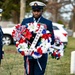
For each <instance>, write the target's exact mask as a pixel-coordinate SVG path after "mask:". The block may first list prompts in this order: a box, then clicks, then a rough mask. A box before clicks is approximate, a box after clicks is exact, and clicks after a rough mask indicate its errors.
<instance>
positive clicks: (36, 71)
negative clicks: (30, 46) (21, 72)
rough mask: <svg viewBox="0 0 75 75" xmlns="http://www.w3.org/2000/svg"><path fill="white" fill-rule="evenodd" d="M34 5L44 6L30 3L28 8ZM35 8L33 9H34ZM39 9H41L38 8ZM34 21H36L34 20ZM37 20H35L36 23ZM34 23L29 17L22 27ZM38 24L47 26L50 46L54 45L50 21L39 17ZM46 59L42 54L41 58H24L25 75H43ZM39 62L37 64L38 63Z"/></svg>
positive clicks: (45, 55)
mask: <svg viewBox="0 0 75 75" xmlns="http://www.w3.org/2000/svg"><path fill="white" fill-rule="evenodd" d="M34 3H37V4H38V6H39V5H41V6H45V5H44V4H42V3H39V2H38V1H37V2H35V1H34V2H32V3H30V6H33V4H34ZM34 8H35V7H33V9H34ZM40 9H41V8H40ZM35 20H36V19H35ZM37 21H38V20H36V22H37ZM33 22H34V17H30V18H27V19H24V20H23V21H22V25H26V24H27V23H33ZM38 23H43V24H46V25H47V29H48V30H49V31H50V32H51V34H52V37H51V38H52V42H51V44H54V33H53V28H52V22H51V21H50V20H47V19H45V18H44V17H42V16H40V20H39V22H38ZM47 58H48V54H47V53H46V54H43V55H42V57H41V58H38V59H34V58H33V57H31V56H24V61H25V62H24V67H25V69H26V73H27V75H44V72H45V68H46V64H47ZM38 61H39V62H38Z"/></svg>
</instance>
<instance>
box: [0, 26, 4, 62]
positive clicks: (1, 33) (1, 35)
mask: <svg viewBox="0 0 75 75" xmlns="http://www.w3.org/2000/svg"><path fill="white" fill-rule="evenodd" d="M2 38H3V32H2V29H1V26H0V63H1V59H2V54H3V51H2V47H3V44H2Z"/></svg>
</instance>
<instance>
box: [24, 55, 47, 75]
mask: <svg viewBox="0 0 75 75" xmlns="http://www.w3.org/2000/svg"><path fill="white" fill-rule="evenodd" d="M47 59H48V54H43V55H42V57H41V58H38V59H33V58H32V59H29V58H28V57H25V58H24V61H25V62H24V67H25V70H26V74H27V75H44V73H45V69H46V64H47Z"/></svg>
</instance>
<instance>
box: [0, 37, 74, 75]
mask: <svg viewBox="0 0 75 75" xmlns="http://www.w3.org/2000/svg"><path fill="white" fill-rule="evenodd" d="M3 48H4V51H5V54H4V59H3V60H2V65H1V67H0V75H24V67H23V57H22V56H21V55H20V54H19V53H18V52H17V51H16V50H15V49H16V48H15V46H13V45H12V46H4V47H3ZM73 50H75V38H72V37H69V42H68V45H67V48H66V49H65V53H64V56H63V57H61V59H60V60H56V59H52V58H51V56H50V55H49V58H48V63H47V68H46V72H45V75H71V74H70V60H71V51H73ZM72 75H75V74H72Z"/></svg>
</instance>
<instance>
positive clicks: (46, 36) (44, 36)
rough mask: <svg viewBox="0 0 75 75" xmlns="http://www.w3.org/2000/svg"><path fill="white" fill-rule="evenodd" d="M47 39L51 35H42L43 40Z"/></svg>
mask: <svg viewBox="0 0 75 75" xmlns="http://www.w3.org/2000/svg"><path fill="white" fill-rule="evenodd" d="M49 37H51V34H49V33H47V34H43V36H42V38H44V39H45V40H46V39H48V38H49Z"/></svg>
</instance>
